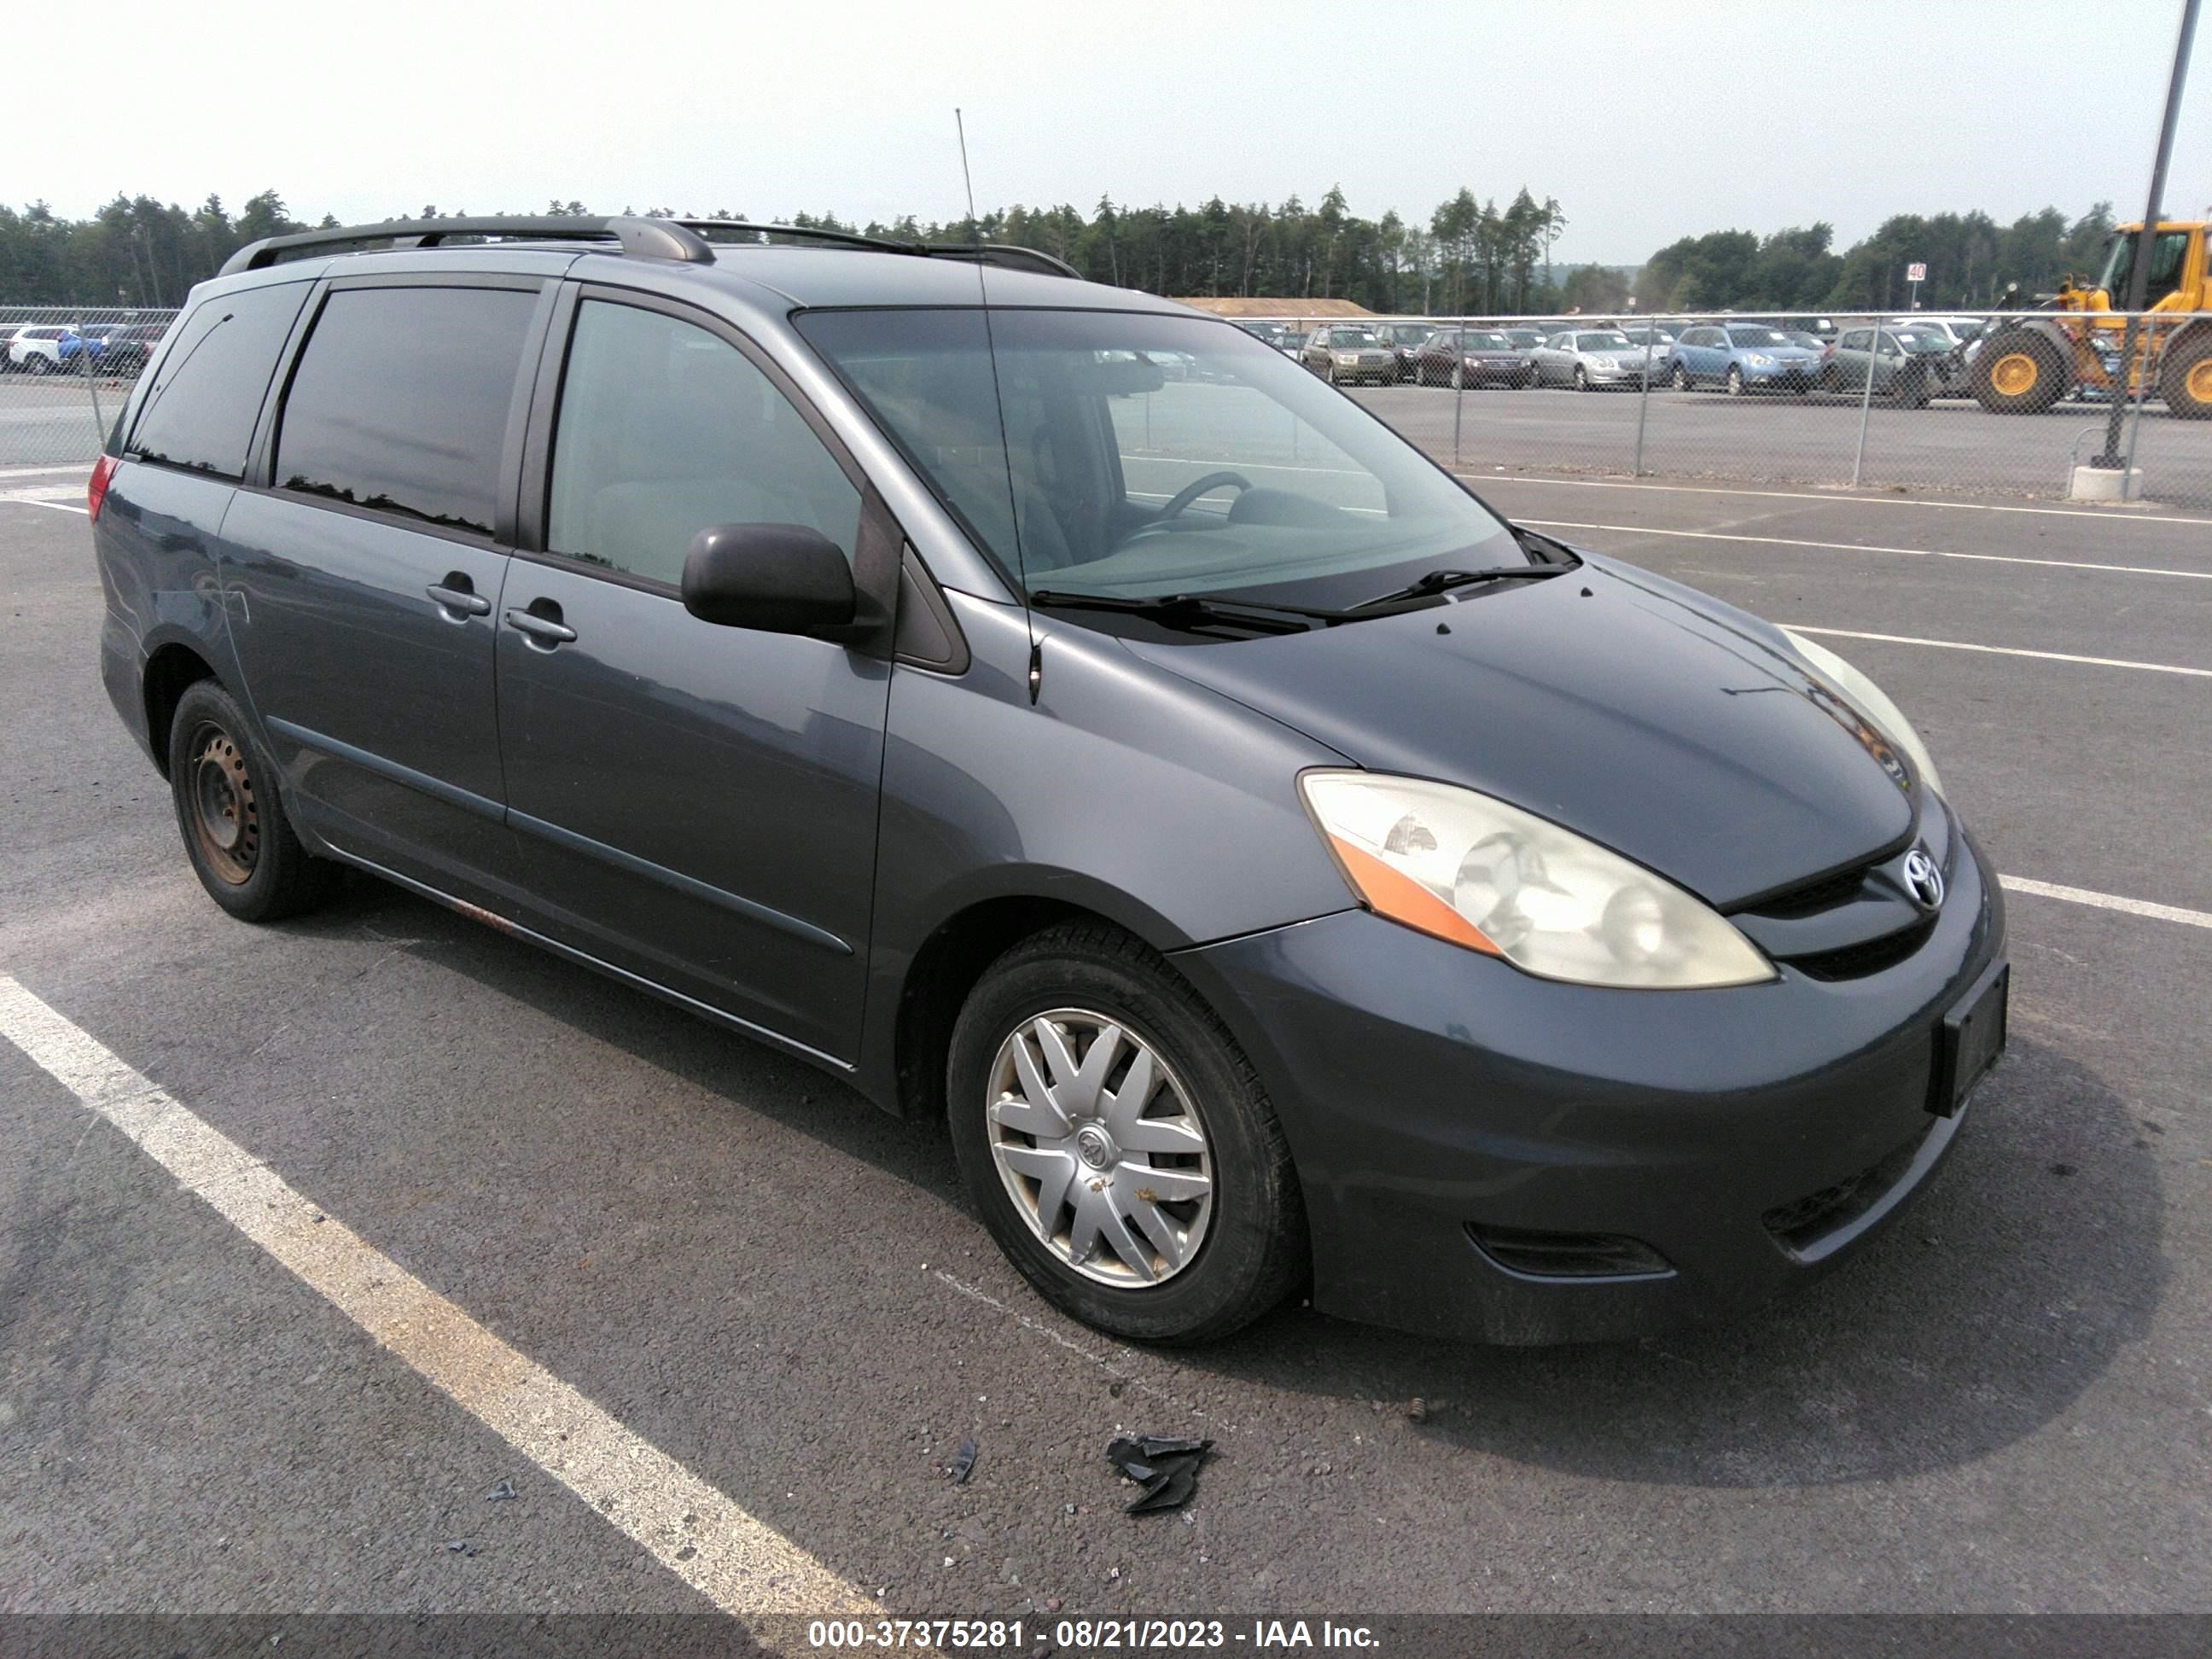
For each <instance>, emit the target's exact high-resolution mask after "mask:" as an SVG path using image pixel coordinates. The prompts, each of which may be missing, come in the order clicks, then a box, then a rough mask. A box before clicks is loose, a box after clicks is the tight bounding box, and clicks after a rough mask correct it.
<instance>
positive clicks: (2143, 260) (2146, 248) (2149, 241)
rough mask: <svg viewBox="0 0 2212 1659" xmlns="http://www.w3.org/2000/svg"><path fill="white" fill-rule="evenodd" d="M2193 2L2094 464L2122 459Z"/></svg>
mask: <svg viewBox="0 0 2212 1659" xmlns="http://www.w3.org/2000/svg"><path fill="white" fill-rule="evenodd" d="M2196 33H2197V0H2181V38H2180V39H2179V40H2177V41H2176V42H2175V43H2174V47H2173V78H2172V80H2171V81H2169V82H2167V83H2166V122H2165V125H2163V126H2161V127H2160V129H2159V134H2158V159H2157V160H2156V161H2153V162H2152V163H2151V168H2150V205H2149V206H2148V207H2147V208H2145V209H2144V210H2143V222H2142V230H2141V231H2140V232H2138V233H2137V234H2136V252H2135V258H2133V259H2131V260H2130V261H2129V263H2128V294H2127V301H2126V303H2125V306H2124V309H2125V310H2126V312H2127V313H2128V320H2127V324H2126V327H2125V329H2124V332H2123V333H2122V334H2121V336H2120V383H2119V385H2118V386H2115V387H2113V388H2112V414H2111V415H2110V416H2107V417H2106V422H2105V449H2104V453H2102V454H2100V455H2099V456H2098V457H2097V459H2095V460H2094V461H2093V462H2091V463H2090V465H2093V466H2100V467H2117V466H2119V465H2121V460H2120V422H2121V421H2122V419H2123V418H2124V416H2126V414H2127V412H2128V410H2127V402H2128V399H2127V390H2128V378H2129V376H2130V374H2131V373H2133V371H2134V369H2135V366H2136V334H2137V333H2138V332H2139V331H2140V330H2141V329H2142V319H2140V318H2139V317H2138V316H2137V315H2136V313H2139V312H2140V311H2142V308H2143V301H2144V300H2145V299H2146V298H2147V297H2148V295H2149V291H2150V260H2151V252H2152V250H2153V249H2154V248H2155V247H2156V246H2158V216H2159V210H2160V207H2162V206H2163V205H2164V204H2165V201H2166V163H2167V162H2168V161H2171V160H2172V157H2173V123H2174V119H2175V118H2176V117H2177V116H2179V114H2180V113H2181V88H2182V87H2183V85H2184V84H2185V82H2187V81H2188V79H2189V46H2190V42H2191V40H2193V39H2194V38H2195V36H2196ZM2142 374H2143V379H2144V381H2145V384H2144V386H2143V387H2142V395H2143V396H2145V397H2148V396H2149V395H2150V386H2149V385H2148V381H2149V379H2150V364H2149V362H2148V361H2146V362H2144V364H2143V366H2142Z"/></svg>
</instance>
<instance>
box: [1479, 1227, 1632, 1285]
mask: <svg viewBox="0 0 2212 1659" xmlns="http://www.w3.org/2000/svg"><path fill="white" fill-rule="evenodd" d="M1467 1234H1468V1237H1469V1238H1471V1239H1473V1240H1474V1243H1475V1248H1476V1249H1479V1250H1480V1251H1481V1252H1482V1253H1483V1254H1484V1255H1486V1256H1488V1257H1489V1258H1490V1259H1491V1260H1492V1261H1494V1262H1496V1263H1497V1264H1498V1266H1499V1267H1503V1268H1504V1269H1505V1270H1506V1271H1507V1272H1509V1273H1527V1274H1528V1275H1530V1276H1531V1277H1532V1278H1536V1279H1620V1278H1656V1277H1658V1276H1661V1275H1663V1274H1667V1273H1673V1272H1674V1267H1672V1266H1671V1265H1670V1264H1669V1263H1668V1260H1667V1258H1666V1257H1665V1256H1663V1255H1660V1254H1659V1252H1658V1251H1656V1250H1655V1249H1652V1248H1651V1247H1650V1245H1649V1244H1646V1243H1644V1241H1643V1240H1641V1239H1638V1238H1624V1237H1621V1236H1620V1234H1618V1233H1541V1232H1528V1231H1524V1230H1522V1229H1521V1228H1518V1227H1486V1226H1483V1225H1480V1223H1477V1222H1473V1221H1470V1222H1468V1224H1467Z"/></svg>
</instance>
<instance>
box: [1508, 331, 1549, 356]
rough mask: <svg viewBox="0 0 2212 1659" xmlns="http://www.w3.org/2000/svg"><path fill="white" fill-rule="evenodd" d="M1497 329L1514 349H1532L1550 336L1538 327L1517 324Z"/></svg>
mask: <svg viewBox="0 0 2212 1659" xmlns="http://www.w3.org/2000/svg"><path fill="white" fill-rule="evenodd" d="M1498 332H1499V333H1500V334H1503V335H1504V337H1506V338H1507V339H1508V340H1510V342H1512V345H1513V349H1515V350H1516V351H1534V349H1536V348H1537V347H1538V346H1540V345H1541V344H1543V343H1544V342H1545V341H1546V340H1547V339H1549V338H1550V336H1549V335H1547V334H1546V333H1545V332H1544V331H1543V330H1542V329H1541V328H1526V327H1521V326H1518V325H1516V326H1514V327H1510V328H1501V329H1499V330H1498Z"/></svg>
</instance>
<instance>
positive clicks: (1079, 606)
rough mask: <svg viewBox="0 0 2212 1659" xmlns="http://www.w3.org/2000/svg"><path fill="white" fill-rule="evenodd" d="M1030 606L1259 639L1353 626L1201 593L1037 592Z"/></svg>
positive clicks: (1343, 617)
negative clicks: (1216, 627) (1215, 627)
mask: <svg viewBox="0 0 2212 1659" xmlns="http://www.w3.org/2000/svg"><path fill="white" fill-rule="evenodd" d="M1030 604H1031V605H1043V606H1044V607H1046V608H1047V609H1048V610H1060V611H1118V612H1120V613H1121V614H1122V615H1124V616H1130V617H1152V619H1153V620H1154V621H1156V622H1160V623H1165V624H1166V625H1167V626H1169V627H1170V628H1187V627H1188V626H1190V625H1191V624H1192V623H1227V624H1230V625H1231V626H1234V627H1238V628H1249V629H1256V630H1257V631H1259V632H1261V633H1275V634H1298V633H1304V632H1305V631H1306V624H1307V623H1315V622H1318V623H1340V622H1350V621H1353V620H1356V617H1355V616H1354V613H1353V612H1352V611H1324V610H1321V609H1318V608H1316V607H1313V606H1309V605H1263V604H1261V603H1260V602H1259V601H1258V600H1256V599H1210V598H1208V597H1207V596H1206V595H1205V594H1202V593H1153V594H1149V595H1146V597H1144V598H1142V599H1125V598H1123V597H1121V595H1119V594H1114V593H1070V592H1060V591H1057V590H1055V589H1053V588H1048V587H1047V588H1039V589H1038V590H1037V591H1036V592H1033V593H1031V594H1030Z"/></svg>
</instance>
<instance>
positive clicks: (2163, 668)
mask: <svg viewBox="0 0 2212 1659" xmlns="http://www.w3.org/2000/svg"><path fill="white" fill-rule="evenodd" d="M1785 625H1786V626H1788V627H1790V628H1792V629H1796V631H1797V632H1798V633H1800V634H1826V635H1832V637H1834V638H1836V639H1839V640H1880V641H1882V642H1883V643H1884V644H1887V645H1932V646H1934V647H1936V648H1937V649H1938V650H1942V651H1983V652H1987V653H1989V654H1990V655H1991V656H1995V657H2039V658H2041V659H2043V660H2044V661H2045V662H2080V663H2087V664H2088V665H2090V666H2092V667H2094V668H2136V669H2140V670H2142V671H2143V672H2144V673H2146V674H2187V675H2191V676H2192V677H2193V678H2197V679H2203V680H2212V668H2178V667H2176V666H2175V665H2173V664H2172V663H2168V662H2130V661H2129V660H2127V659H2126V658H2124V657H2076V656H2074V655H2072V654H2070V653H2068V652H2064V651H2023V650H2021V648H2020V647H2018V646H2011V645H1969V644H1968V643H1967V642H1966V641H1964V640H1923V639H1916V638H1914V637H1913V636H1912V635H1910V634H1862V633H1859V632H1857V630H1856V629H1849V628H1813V627H1810V626H1808V625H1807V624H1806V623H1787V624H1785Z"/></svg>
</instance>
